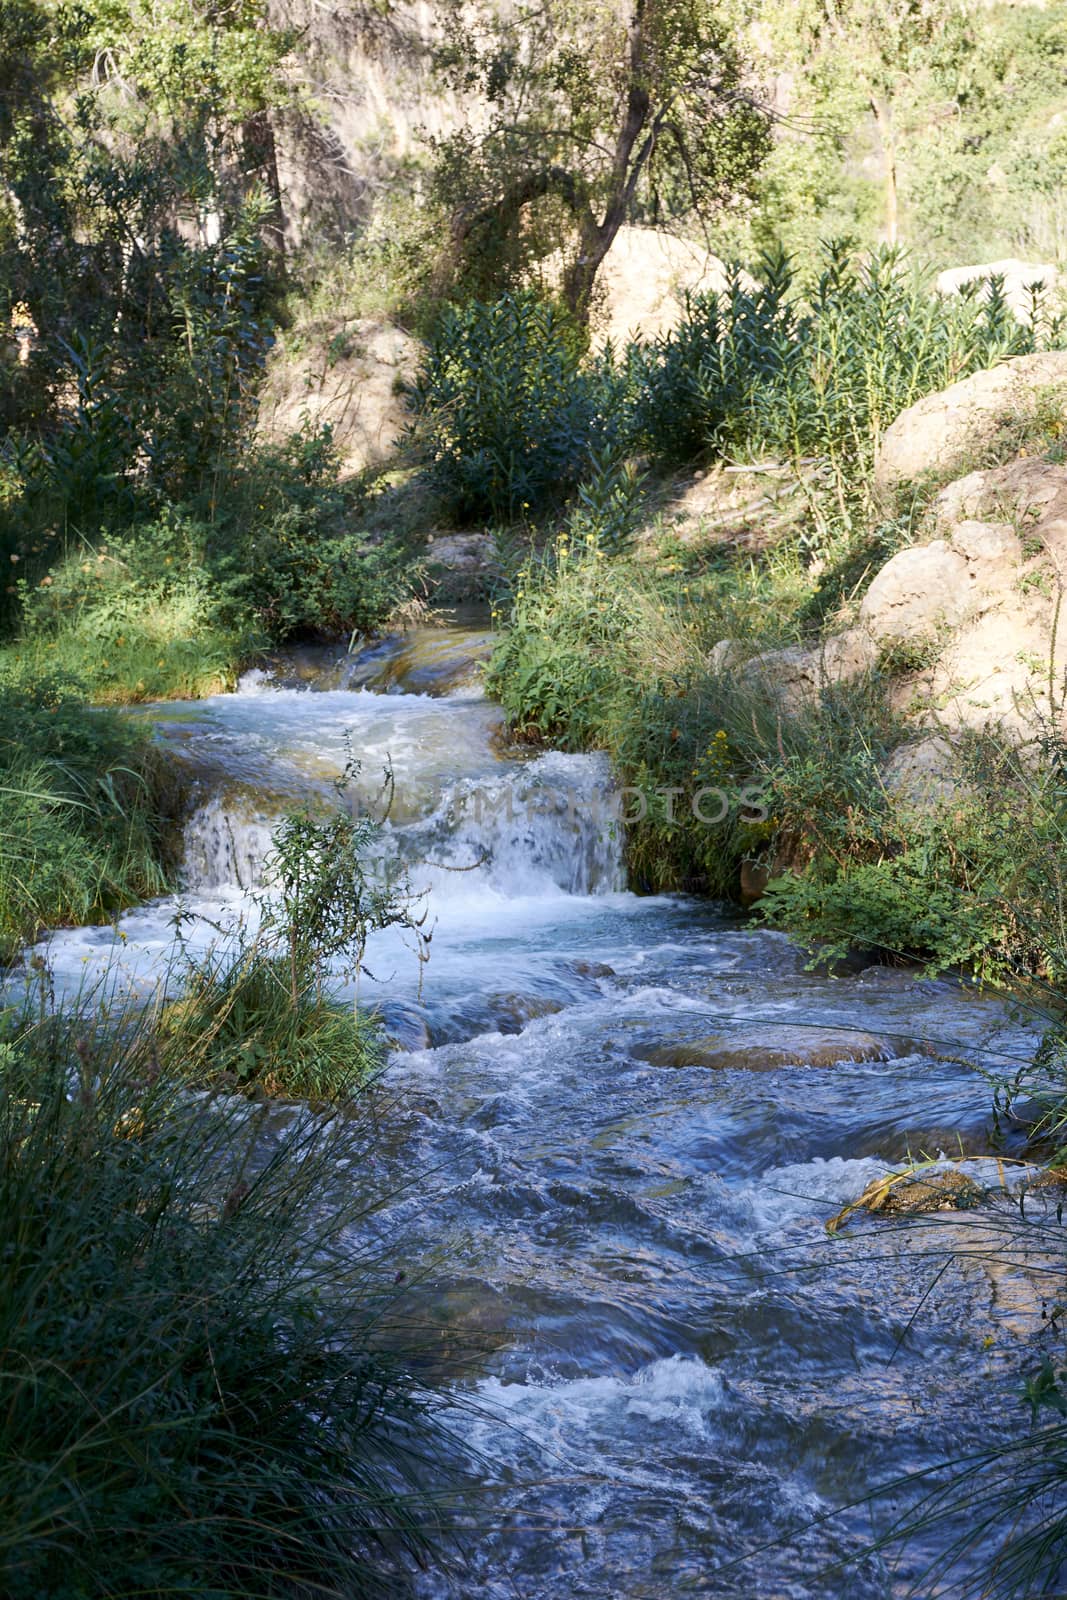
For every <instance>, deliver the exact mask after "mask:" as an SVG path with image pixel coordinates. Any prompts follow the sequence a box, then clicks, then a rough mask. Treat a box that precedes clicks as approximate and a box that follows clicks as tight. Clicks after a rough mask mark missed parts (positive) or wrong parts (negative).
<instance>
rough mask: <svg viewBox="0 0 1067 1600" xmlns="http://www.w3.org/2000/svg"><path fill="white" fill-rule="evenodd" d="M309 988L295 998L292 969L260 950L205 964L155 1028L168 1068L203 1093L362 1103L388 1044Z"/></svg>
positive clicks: (218, 955)
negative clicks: (360, 1096) (206, 1090)
mask: <svg viewBox="0 0 1067 1600" xmlns="http://www.w3.org/2000/svg"><path fill="white" fill-rule="evenodd" d="M307 937H308V936H307V935H305V938H307ZM300 981H301V987H300V988H299V989H298V992H297V994H296V997H295V999H294V996H293V992H292V971H291V968H290V964H289V962H288V961H287V960H286V959H285V958H284V957H280V956H276V955H275V956H272V955H270V954H269V953H268V952H267V951H266V950H265V949H264V947H263V945H262V944H260V943H251V944H248V945H246V946H244V947H243V948H239V949H237V950H236V951H235V950H232V949H227V950H223V951H219V952H214V953H212V954H211V955H210V956H208V957H206V958H204V959H202V960H200V961H197V962H195V963H194V964H193V965H192V966H191V967H190V969H189V972H188V974H187V976H186V978H185V980H184V990H183V993H182V995H181V997H180V998H179V999H176V1000H172V1001H169V1002H168V1003H167V1004H166V1005H165V1006H164V1007H163V1008H162V1010H161V1011H160V1013H159V1015H158V1017H157V1018H156V1020H155V1023H154V1035H153V1036H154V1040H155V1045H156V1049H157V1053H158V1055H159V1058H160V1060H161V1061H162V1062H164V1063H165V1064H166V1066H167V1067H168V1070H169V1071H171V1072H172V1073H173V1074H174V1075H175V1076H177V1077H180V1078H184V1079H187V1080H188V1081H189V1082H190V1083H192V1084H194V1085H196V1086H197V1087H204V1086H210V1087H211V1088H215V1089H221V1090H232V1091H233V1092H235V1093H239V1094H247V1095H253V1096H257V1097H258V1096H262V1095H269V1096H270V1097H272V1098H275V1099H276V1098H279V1097H280V1098H284V1099H300V1100H313V1101H316V1102H320V1101H330V1102H336V1101H343V1102H348V1101H350V1100H352V1098H353V1097H354V1096H355V1095H356V1093H357V1092H358V1090H359V1089H361V1088H363V1087H364V1086H365V1085H366V1083H367V1081H368V1080H369V1079H370V1078H371V1077H372V1076H373V1075H374V1073H375V1072H376V1071H377V1070H378V1069H379V1068H380V1067H381V1064H382V1049H381V1039H380V1035H379V1033H378V1031H377V1029H376V1028H375V1026H374V1025H373V1024H372V1023H371V1022H369V1021H368V1020H367V1019H365V1018H364V1017H362V1016H361V1015H360V1014H359V1013H358V1012H356V1011H355V1010H354V1009H353V1008H352V1007H351V1006H341V1005H335V1004H333V1003H331V1002H330V1001H329V1000H328V999H326V998H325V996H324V995H323V994H322V993H321V991H320V990H318V989H316V988H314V987H312V986H309V985H308V984H307V983H306V981H304V975H300Z"/></svg>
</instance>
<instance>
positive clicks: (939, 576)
mask: <svg viewBox="0 0 1067 1600" xmlns="http://www.w3.org/2000/svg"><path fill="white" fill-rule="evenodd" d="M966 607H967V562H966V559H965V558H964V556H963V554H962V553H961V552H960V551H958V550H955V549H953V547H952V546H951V545H950V544H948V543H947V542H946V541H945V540H944V539H935V540H934V542H933V543H932V544H925V545H915V546H913V547H912V548H911V549H908V550H900V551H898V552H897V554H896V555H895V556H893V558H892V559H891V560H890V561H888V562H887V563H886V565H885V566H884V567H883V568H882V570H881V572H879V573H878V574H877V576H876V577H875V579H874V582H873V583H872V584H871V586H870V588H869V589H868V590H867V593H866V594H865V595H864V597H863V604H862V605H861V606H860V622H861V624H862V626H863V627H864V628H866V630H867V632H868V633H869V634H870V635H871V637H872V638H873V639H874V640H875V641H876V643H878V644H880V645H892V644H896V645H899V644H901V643H903V642H904V641H908V642H910V643H915V644H918V643H920V642H926V641H928V640H931V639H934V638H936V636H937V634H938V631H939V630H940V629H942V628H946V627H948V628H951V627H954V626H956V625H957V624H958V623H959V622H961V621H962V620H963V617H964V614H965V611H966Z"/></svg>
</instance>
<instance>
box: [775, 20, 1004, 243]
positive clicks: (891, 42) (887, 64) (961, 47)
mask: <svg viewBox="0 0 1067 1600" xmlns="http://www.w3.org/2000/svg"><path fill="white" fill-rule="evenodd" d="M769 9H770V10H771V11H773V12H778V13H779V18H778V20H779V23H780V27H781V30H782V31H783V32H784V33H787V34H788V37H789V39H790V43H791V46H792V50H793V51H794V52H795V57H796V60H797V64H798V65H799V67H800V68H801V70H802V71H803V72H804V73H805V75H806V77H807V78H808V80H809V82H810V83H812V84H813V85H817V86H818V89H817V101H818V111H819V113H822V112H824V111H825V109H826V108H827V105H828V102H831V101H832V102H833V108H834V120H837V119H838V118H840V117H841V116H842V115H843V116H844V119H845V121H846V123H847V122H848V121H849V120H851V119H852V118H853V117H858V116H859V115H861V114H862V113H863V112H864V111H866V113H868V114H869V116H870V117H871V119H872V120H873V123H874V128H875V131H876V133H877V138H878V147H879V151H880V154H881V165H882V183H883V201H882V233H883V236H884V238H885V240H886V242H887V243H888V244H890V245H895V244H897V243H898V242H899V239H900V233H901V220H900V212H901V207H900V167H901V156H902V148H903V144H904V141H905V139H906V138H908V137H909V136H910V133H911V128H910V124H911V123H912V122H913V121H915V120H916V117H918V119H919V121H920V122H923V123H925V122H929V121H930V120H936V101H937V99H938V97H940V99H941V102H942V108H941V109H942V115H945V114H950V115H951V114H954V113H956V112H958V109H959V105H958V99H959V92H960V86H961V83H962V81H963V76H964V71H965V63H966V61H967V58H968V55H969V53H970V52H971V50H972V48H973V33H972V28H971V24H970V20H969V18H968V14H967V8H966V6H964V5H961V4H960V0H800V3H799V4H796V5H790V6H789V7H788V11H786V10H784V9H783V8H782V7H781V6H780V4H773V5H772V6H771V7H770V8H769ZM818 120H822V119H821V117H820V118H819V119H818Z"/></svg>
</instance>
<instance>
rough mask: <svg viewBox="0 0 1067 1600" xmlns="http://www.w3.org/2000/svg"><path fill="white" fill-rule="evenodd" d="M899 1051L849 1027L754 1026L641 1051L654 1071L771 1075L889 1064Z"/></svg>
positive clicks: (882, 1041)
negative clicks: (851, 1064)
mask: <svg viewBox="0 0 1067 1600" xmlns="http://www.w3.org/2000/svg"><path fill="white" fill-rule="evenodd" d="M899 1054H900V1047H899V1046H898V1047H896V1048H895V1047H894V1045H893V1044H892V1043H891V1042H890V1041H889V1040H888V1039H882V1038H879V1037H878V1036H877V1034H873V1033H864V1032H861V1031H860V1030H858V1029H852V1028H825V1027H812V1028H804V1027H799V1026H789V1025H782V1026H773V1027H756V1026H753V1028H752V1029H751V1030H750V1031H749V1032H747V1033H741V1032H735V1033H715V1034H709V1035H706V1036H705V1037H703V1038H698V1039H686V1040H679V1041H676V1042H673V1043H670V1044H662V1045H653V1046H651V1047H646V1048H645V1049H643V1050H642V1051H640V1052H639V1056H640V1059H641V1060H644V1061H648V1062H650V1063H651V1064H652V1065H653V1066H657V1067H709V1068H711V1069H713V1070H715V1071H727V1070H734V1071H740V1072H774V1071H776V1070H777V1069H778V1068H779V1067H832V1066H834V1065H836V1063H837V1062H839V1061H891V1060H892V1059H893V1057H894V1056H896V1055H899Z"/></svg>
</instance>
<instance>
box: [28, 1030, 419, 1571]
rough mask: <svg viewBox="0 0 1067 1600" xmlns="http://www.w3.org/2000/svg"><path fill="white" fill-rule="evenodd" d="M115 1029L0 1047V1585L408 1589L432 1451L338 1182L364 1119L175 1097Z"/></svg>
mask: <svg viewBox="0 0 1067 1600" xmlns="http://www.w3.org/2000/svg"><path fill="white" fill-rule="evenodd" d="M114 1026H115V1028H116V1030H118V1031H117V1032H116V1034H115V1035H114V1037H118V1036H119V1032H120V1031H121V1034H122V1035H123V1036H124V1043H123V1045H121V1046H119V1045H118V1044H115V1043H113V1042H111V1041H109V1040H108V1039H104V1038H97V1037H95V1036H94V1035H93V1034H92V1031H91V1029H89V1028H87V1027H86V1026H85V1025H84V1024H75V1025H73V1026H71V1027H68V1026H67V1025H65V1024H63V1023H61V1022H56V1023H54V1024H49V1023H45V1024H39V1025H38V1026H37V1027H35V1028H30V1029H27V1028H25V1027H24V1026H22V1025H21V1024H20V1025H18V1026H14V1025H9V1027H8V1030H7V1033H6V1037H5V1042H4V1043H3V1045H2V1046H0V1049H2V1053H3V1070H2V1072H0V1347H2V1348H3V1350H4V1352H5V1355H4V1371H5V1379H4V1405H3V1407H2V1409H0V1589H2V1591H3V1593H4V1595H5V1596H7V1597H8V1600H98V1597H100V1596H115V1597H119V1596H130V1595H133V1594H137V1595H141V1596H144V1597H146V1600H163V1597H164V1596H167V1597H169V1596H174V1595H207V1594H210V1595H212V1596H216V1597H218V1600H251V1597H263V1600H266V1597H268V1596H281V1595H296V1594H311V1593H316V1594H319V1593H322V1594H326V1593H329V1594H344V1595H350V1596H382V1597H383V1600H384V1597H385V1596H389V1597H390V1600H392V1597H394V1596H399V1595H403V1594H405V1593H407V1592H408V1583H407V1579H406V1573H407V1572H408V1571H410V1570H411V1569H412V1565H413V1563H414V1561H416V1560H418V1561H419V1562H425V1560H426V1556H427V1552H428V1551H432V1550H433V1548H434V1546H435V1532H436V1530H438V1529H439V1527H440V1517H439V1516H438V1515H437V1514H435V1512H434V1510H433V1499H432V1493H433V1491H434V1490H435V1489H436V1490H438V1491H439V1490H440V1488H441V1485H442V1482H443V1481H444V1475H445V1472H446V1470H447V1468H446V1465H445V1458H446V1456H447V1454H448V1451H447V1441H446V1440H445V1438H444V1435H443V1433H442V1430H441V1428H440V1427H439V1426H438V1425H437V1424H436V1423H435V1421H434V1418H433V1400H432V1397H431V1396H430V1395H428V1394H427V1393H426V1392H424V1390H423V1389H422V1388H421V1386H420V1385H419V1383H418V1382H417V1381H416V1379H415V1378H413V1376H412V1359H411V1356H412V1352H411V1348H410V1342H409V1340H408V1339H405V1338H403V1337H402V1336H401V1335H400V1333H399V1332H398V1330H397V1327H396V1324H397V1321H398V1308H397V1305H396V1296H397V1294H398V1291H397V1289H396V1288H395V1287H394V1284H395V1282H396V1281H397V1272H396V1257H395V1254H394V1253H393V1252H394V1250H395V1244H393V1245H389V1246H386V1245H383V1244H382V1243H381V1242H380V1241H379V1242H377V1243H371V1242H370V1241H369V1240H368V1230H367V1217H368V1213H369V1212H370V1211H373V1209H374V1208H375V1206H376V1205H378V1204H382V1203H384V1197H378V1198H377V1199H368V1197H367V1195H366V1193H365V1192H364V1193H361V1192H360V1186H359V1185H358V1184H354V1183H353V1177H354V1175H355V1174H358V1173H359V1172H361V1171H365V1170H366V1169H367V1167H368V1165H369V1162H370V1159H371V1156H372V1153H373V1135H372V1134H371V1132H370V1131H369V1129H368V1127H367V1125H366V1124H365V1123H364V1122H363V1121H361V1120H358V1119H354V1118H353V1117H352V1116H351V1115H350V1116H348V1117H346V1118H343V1119H341V1118H334V1119H331V1120H324V1119H322V1118H318V1117H312V1116H310V1115H308V1114H306V1113H305V1114H304V1115H303V1116H302V1117H301V1118H300V1119H299V1120H297V1121H291V1122H290V1123H289V1124H288V1125H287V1126H285V1127H284V1128H280V1127H279V1126H278V1124H277V1121H276V1119H275V1120H274V1121H273V1122H272V1120H271V1116H270V1113H269V1109H268V1108H266V1107H264V1108H262V1109H261V1111H258V1112H255V1111H253V1112H250V1111H249V1108H248V1107H247V1105H246V1104H245V1103H244V1102H240V1101H229V1102H226V1101H218V1100H205V1099H204V1098H203V1097H201V1096H197V1097H192V1096H188V1095H186V1094H184V1093H183V1092H182V1091H181V1090H180V1089H178V1088H177V1087H176V1086H175V1084H174V1082H173V1080H172V1079H170V1078H169V1077H168V1075H167V1074H166V1073H163V1074H162V1075H161V1074H160V1071H159V1066H158V1063H155V1064H153V1057H152V1052H151V1050H150V1049H149V1048H148V1047H147V1041H146V1040H145V1038H144V1036H143V1034H142V1033H141V1031H140V1030H139V1027H138V1024H137V1022H136V1019H133V1018H126V1019H121V1018H117V1019H114ZM72 1088H73V1092H72ZM342 1169H343V1170H342Z"/></svg>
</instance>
